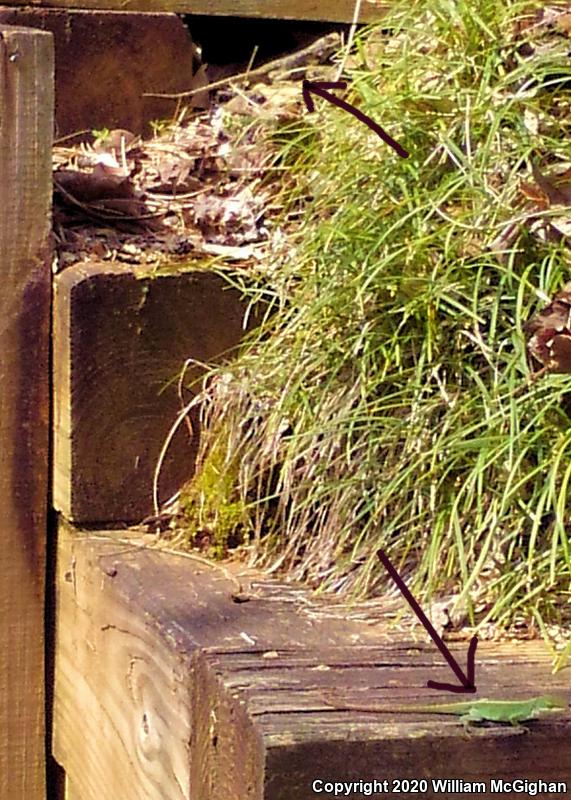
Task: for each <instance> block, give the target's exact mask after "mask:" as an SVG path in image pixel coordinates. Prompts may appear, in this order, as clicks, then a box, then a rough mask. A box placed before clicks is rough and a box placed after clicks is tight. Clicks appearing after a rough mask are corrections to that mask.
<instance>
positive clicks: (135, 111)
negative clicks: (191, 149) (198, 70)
mask: <svg viewBox="0 0 571 800" xmlns="http://www.w3.org/2000/svg"><path fill="white" fill-rule="evenodd" d="M118 5H119V4H118ZM3 23H5V24H7V25H25V26H26V27H32V28H39V29H41V30H46V31H50V32H51V33H53V35H54V47H55V96H56V136H57V137H63V136H67V135H68V134H71V133H74V132H76V131H85V130H87V131H91V130H102V129H104V128H109V129H110V130H112V129H113V128H125V129H127V130H130V131H132V132H133V133H136V134H142V133H145V134H148V133H150V132H151V126H150V123H151V122H152V121H154V120H161V119H171V117H172V115H173V110H174V109H173V104H172V101H169V100H161V99H160V98H157V97H147V96H145V95H146V93H148V92H159V93H162V92H183V91H185V90H188V89H191V88H192V74H193V46H192V41H191V39H190V36H189V34H188V30H187V29H186V27H185V25H184V24H183V22H182V20H181V19H179V18H178V17H177V16H176V15H174V14H133V13H130V14H124V13H121V12H116V13H112V12H109V11H105V12H97V11H89V12H86V11H67V10H66V9H54V8H20V7H16V8H14V7H12V8H10V7H6V6H0V25H1V24H3ZM175 64H176V68H174V65H175Z"/></svg>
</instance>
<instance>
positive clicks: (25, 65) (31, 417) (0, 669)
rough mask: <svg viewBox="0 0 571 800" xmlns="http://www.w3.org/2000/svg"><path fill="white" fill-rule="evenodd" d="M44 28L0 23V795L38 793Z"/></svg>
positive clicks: (46, 165) (34, 797)
mask: <svg viewBox="0 0 571 800" xmlns="http://www.w3.org/2000/svg"><path fill="white" fill-rule="evenodd" d="M52 131H53V49H52V41H51V36H50V35H49V34H46V33H41V32H38V31H31V30H24V29H21V28H8V27H0V286H1V291H0V797H1V798H2V800H22V798H26V800H40V798H43V797H44V790H45V788H44V782H45V781H44V770H45V756H44V748H45V741H44V666H43V665H44V585H45V579H44V572H45V547H46V512H47V492H48V488H47V487H48V461H47V459H48V415H49V399H48V352H49V303H50V277H51V276H50V251H49V246H48V235H49V228H50V205H51V144H52Z"/></svg>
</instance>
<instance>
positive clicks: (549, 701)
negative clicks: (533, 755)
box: [324, 694, 568, 726]
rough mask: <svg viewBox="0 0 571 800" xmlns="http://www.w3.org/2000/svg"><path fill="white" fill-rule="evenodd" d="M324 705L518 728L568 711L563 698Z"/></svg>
mask: <svg viewBox="0 0 571 800" xmlns="http://www.w3.org/2000/svg"><path fill="white" fill-rule="evenodd" d="M324 700H325V702H326V703H327V704H328V705H330V706H334V707H335V708H338V709H340V710H342V711H366V712H370V713H374V714H454V715H456V716H459V717H460V720H461V721H462V722H464V723H479V722H495V723H499V724H510V725H514V726H517V725H519V724H520V723H521V722H526V721H528V720H531V719H536V718H537V717H540V716H543V715H544V714H550V713H554V712H559V713H561V712H562V711H563V710H564V709H567V708H568V703H567V701H566V700H565V699H564V698H563V697H558V696H555V695H549V694H546V695H541V696H540V697H531V698H528V699H527V700H488V699H487V698H482V699H481V700H467V701H463V702H459V703H435V704H433V705H417V706H414V705H402V706H401V705H394V706H391V705H382V706H381V705H364V704H363V705H361V704H359V703H338V702H337V701H334V700H329V699H327V698H324Z"/></svg>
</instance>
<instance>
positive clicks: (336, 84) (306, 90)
mask: <svg viewBox="0 0 571 800" xmlns="http://www.w3.org/2000/svg"><path fill="white" fill-rule="evenodd" d="M346 88H347V83H346V82H345V81H304V82H303V87H302V93H303V99H304V102H305V105H306V106H307V110H308V111H309V112H310V113H311V112H312V111H314V110H315V104H314V102H313V97H312V96H311V95H312V94H316V95H318V96H319V97H322V98H323V99H324V100H327V101H328V102H329V103H333V105H334V106H338V108H342V109H343V110H344V111H348V112H349V114H353V116H354V117H357V119H358V120H360V121H361V122H364V123H365V125H367V126H368V127H369V128H370V129H371V130H372V131H374V132H375V133H376V134H377V135H378V136H380V137H381V139H382V140H383V142H386V143H387V144H388V145H390V146H391V147H392V148H393V150H396V151H397V153H398V154H399V156H400V157H401V158H408V156H409V153H408V151H407V150H405V149H404V147H402V145H400V144H399V143H398V142H395V140H394V139H393V137H392V136H389V134H388V133H387V132H386V131H385V130H383V128H381V126H380V125H378V124H377V123H376V122H375V120H373V119H371V117H368V116H367V115H366V114H363V112H362V111H359V109H358V108H355V106H352V105H351V103H348V102H347V101H346V100H341V98H339V97H336V96H335V95H334V94H331V93H330V92H328V91H327V90H328V89H346Z"/></svg>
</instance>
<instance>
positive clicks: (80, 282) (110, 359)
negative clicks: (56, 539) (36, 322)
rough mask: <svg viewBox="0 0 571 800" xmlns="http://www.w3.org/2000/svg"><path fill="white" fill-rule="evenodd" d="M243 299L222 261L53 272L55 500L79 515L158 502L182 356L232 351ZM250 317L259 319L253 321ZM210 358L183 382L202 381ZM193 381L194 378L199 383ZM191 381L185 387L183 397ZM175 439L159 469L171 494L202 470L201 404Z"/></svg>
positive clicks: (125, 513)
mask: <svg viewBox="0 0 571 800" xmlns="http://www.w3.org/2000/svg"><path fill="white" fill-rule="evenodd" d="M244 313H245V303H244V302H242V300H241V297H240V293H239V292H238V291H237V290H235V289H232V288H230V287H229V286H228V284H227V283H226V281H225V280H224V279H223V278H222V277H220V276H219V275H215V274H214V273H210V272H204V271H199V270H197V269H196V268H195V269H192V266H190V267H189V268H188V269H187V270H177V271H173V272H172V273H161V274H155V273H154V272H152V271H149V270H148V269H147V270H146V271H145V268H144V267H137V268H135V269H133V268H131V267H130V266H128V265H123V264H119V263H116V262H114V263H111V262H109V263H103V264H99V263H91V262H89V263H88V262H86V263H81V264H77V265H74V266H71V267H68V268H66V269H65V270H64V271H63V272H61V273H60V274H59V275H57V276H56V278H55V288H54V307H53V315H54V321H53V374H54V477H53V496H54V499H53V502H54V505H55V507H56V509H58V510H59V511H61V512H62V513H63V514H64V515H65V516H66V517H67V518H68V519H70V520H74V521H76V522H79V523H81V524H84V525H87V524H94V523H101V522H105V523H109V524H111V523H113V522H116V523H124V522H128V521H140V520H141V519H143V517H146V516H147V515H149V514H151V513H152V511H153V498H152V487H153V475H154V471H155V467H156V465H157V461H158V459H159V455H160V453H161V450H162V447H163V444H164V442H165V440H166V437H167V435H168V433H169V430H170V428H171V426H172V425H173V423H174V422H175V420H176V418H177V416H178V414H179V412H180V409H181V402H180V399H179V393H178V386H177V378H178V376H179V375H180V373H181V370H182V368H183V366H184V363H185V360H186V359H194V360H195V361H197V362H199V363H208V362H212V361H214V360H220V359H221V358H222V357H223V356H227V355H229V354H230V353H231V352H232V350H233V348H235V347H236V345H237V344H238V343H239V341H240V340H241V338H242V336H243V334H244V324H243V322H244ZM253 322H254V319H252V323H253ZM202 373H203V369H201V368H199V367H197V366H193V367H191V368H189V370H188V371H187V373H186V378H187V380H186V384H187V386H188V385H189V384H192V386H194V388H196V389H197V390H198V388H199V386H200V384H199V378H200V376H201V374H202ZM193 382H194V383H193ZM191 396H192V393H191V392H189V391H186V392H185V394H184V399H185V401H186V400H189V399H190V398H191ZM189 423H190V426H187V425H182V426H181V427H180V428H179V429H178V432H177V434H176V435H175V437H174V439H173V441H172V444H171V445H170V447H169V449H168V453H167V457H166V459H165V463H164V468H163V470H162V471H161V476H160V480H159V498H160V499H161V500H163V501H164V500H167V499H168V498H169V497H170V496H171V495H172V494H173V493H174V492H176V491H177V490H178V489H179V488H180V486H181V484H182V483H184V481H186V480H188V479H189V478H190V477H191V476H192V474H193V470H194V460H195V456H196V449H197V445H198V437H199V426H198V410H197V409H196V408H195V409H194V410H193V411H192V412H191V413H190V414H189Z"/></svg>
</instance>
